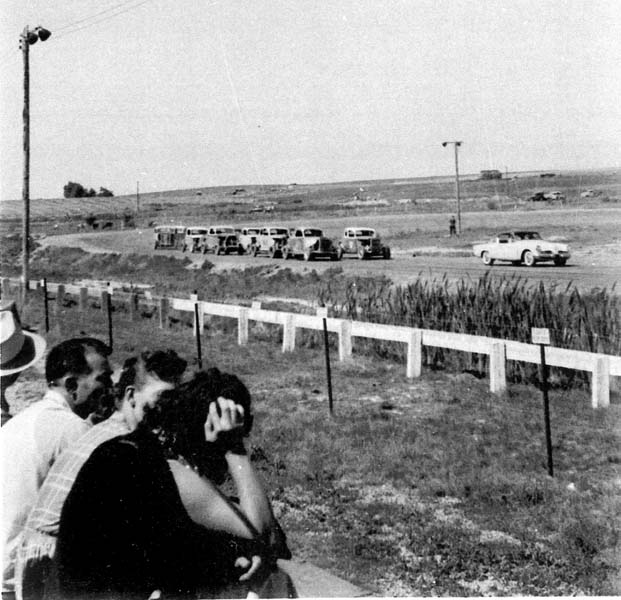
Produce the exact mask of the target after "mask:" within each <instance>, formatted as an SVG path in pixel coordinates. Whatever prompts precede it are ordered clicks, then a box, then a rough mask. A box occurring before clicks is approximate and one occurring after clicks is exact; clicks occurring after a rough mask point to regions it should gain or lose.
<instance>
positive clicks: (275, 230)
mask: <svg viewBox="0 0 621 600" xmlns="http://www.w3.org/2000/svg"><path fill="white" fill-rule="evenodd" d="M270 235H287V230H286V229H282V228H280V227H275V228H272V229H270Z"/></svg>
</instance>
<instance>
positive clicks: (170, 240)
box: [153, 225, 186, 250]
mask: <svg viewBox="0 0 621 600" xmlns="http://www.w3.org/2000/svg"><path fill="white" fill-rule="evenodd" d="M185 229H186V228H185V227H183V226H181V225H156V226H155V227H154V228H153V239H154V243H153V247H154V249H155V250H160V249H163V248H169V249H171V250H176V249H178V248H181V247H182V246H183V241H184V239H185Z"/></svg>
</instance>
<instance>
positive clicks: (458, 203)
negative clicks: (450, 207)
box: [442, 141, 462, 235]
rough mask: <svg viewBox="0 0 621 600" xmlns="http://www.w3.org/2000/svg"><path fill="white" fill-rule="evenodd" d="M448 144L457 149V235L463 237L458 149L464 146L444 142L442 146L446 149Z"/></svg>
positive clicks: (459, 143) (456, 142) (455, 142)
mask: <svg viewBox="0 0 621 600" xmlns="http://www.w3.org/2000/svg"><path fill="white" fill-rule="evenodd" d="M448 144H453V147H454V148H455V198H456V200H457V235H461V199H460V197H459V158H458V154H457V149H458V148H459V147H460V146H461V145H462V142H458V141H453V142H442V146H444V147H445V148H446V146H447V145H448Z"/></svg>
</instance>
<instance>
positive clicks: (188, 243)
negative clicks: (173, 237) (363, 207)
mask: <svg viewBox="0 0 621 600" xmlns="http://www.w3.org/2000/svg"><path fill="white" fill-rule="evenodd" d="M205 235H207V227H188V228H187V229H186V230H185V237H184V240H183V246H182V247H181V250H182V252H185V251H186V250H189V251H190V252H200V251H201V245H202V243H203V238H204V236H205Z"/></svg>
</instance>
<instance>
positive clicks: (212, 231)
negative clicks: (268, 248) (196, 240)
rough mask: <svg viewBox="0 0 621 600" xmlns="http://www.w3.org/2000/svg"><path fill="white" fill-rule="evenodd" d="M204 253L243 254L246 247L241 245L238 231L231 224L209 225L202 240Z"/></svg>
mask: <svg viewBox="0 0 621 600" xmlns="http://www.w3.org/2000/svg"><path fill="white" fill-rule="evenodd" d="M201 251H202V253H203V254H207V252H213V253H214V254H229V253H232V252H234V253H236V254H243V253H244V249H243V248H242V247H241V246H240V245H239V238H238V237H237V232H236V231H235V229H234V228H233V227H231V226H230V225H214V226H212V227H209V229H208V230H207V233H206V234H205V235H204V236H203V240H202V242H201Z"/></svg>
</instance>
